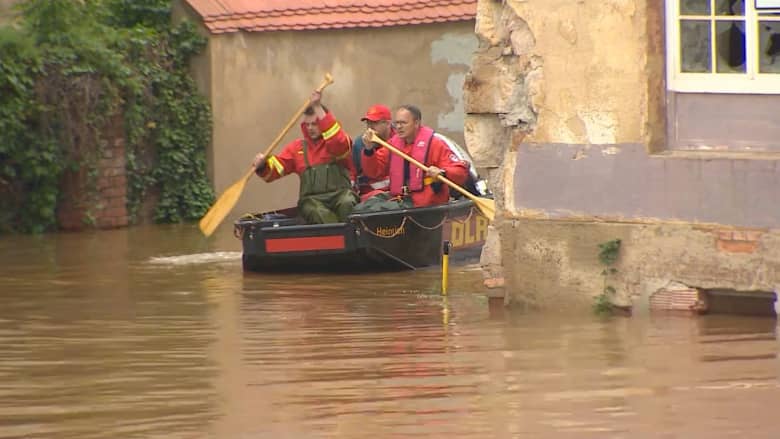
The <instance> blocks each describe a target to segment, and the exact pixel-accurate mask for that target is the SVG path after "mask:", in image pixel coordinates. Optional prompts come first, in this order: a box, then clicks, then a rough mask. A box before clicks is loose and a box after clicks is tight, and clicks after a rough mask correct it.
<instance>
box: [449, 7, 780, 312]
mask: <svg viewBox="0 0 780 439" xmlns="http://www.w3.org/2000/svg"><path fill="white" fill-rule="evenodd" d="M663 15H664V14H663V2H655V1H647V0H609V1H603V2H586V1H583V0H577V1H571V0H568V1H567V0H514V1H513V0H506V1H494V0H483V1H480V2H479V7H478V16H477V26H476V30H477V35H478V37H479V38H480V47H479V49H478V51H477V52H476V54H475V57H474V59H473V63H472V68H471V70H470V71H469V74H468V75H467V78H466V81H465V86H464V89H465V96H464V102H465V109H466V113H467V116H466V120H465V137H466V142H467V146H468V148H469V150H470V151H471V152H472V154H474V155H475V157H476V158H477V160H478V161H479V163H478V165H480V166H483V167H485V168H487V169H488V170H489V175H490V178H491V180H492V181H493V187H492V188H493V189H494V192H495V194H496V196H497V203H498V206H499V209H500V212H499V215H498V219H497V221H496V222H495V223H494V224H493V225H492V226H491V228H490V235H489V237H488V245H487V246H486V249H485V251H484V252H483V256H482V262H483V268H484V271H485V276H486V277H487V278H488V279H487V281H486V285H488V286H501V285H503V286H504V290H505V292H506V293H507V295H506V298H507V300H508V301H509V302H519V303H526V304H531V305H536V306H543V307H544V306H548V307H565V306H567V305H571V306H577V305H583V304H589V303H591V300H592V299H591V298H592V297H593V296H595V295H597V294H600V293H601V292H602V291H603V282H602V279H601V276H600V273H601V268H602V267H600V266H599V265H598V259H597V255H598V246H597V245H598V244H599V243H601V242H605V241H608V240H611V239H615V238H621V239H623V241H624V244H623V249H624V251H625V255H624V257H623V258H622V259H621V267H620V271H621V273H623V276H624V278H623V284H622V285H621V288H618V292H619V295H618V297H615V300H616V301H618V302H622V304H632V305H636V304H640V305H641V304H642V300H639V301H637V298H642V297H645V298H646V295H647V294H646V293H647V291H648V290H651V289H653V288H655V289H657V288H660V287H659V285H661V284H663V283H664V282H666V283H668V282H669V281H672V280H674V281H679V282H683V283H686V284H687V285H693V286H700V287H707V288H710V287H711V288H715V287H723V288H733V289H735V290H740V291H745V290H750V289H762V290H768V291H771V290H773V289H775V288H777V285H779V284H780V275H779V273H778V270H777V261H778V259H780V250H778V249H777V248H776V246H775V245H774V244H773V243H774V242H775V240H776V239H777V232H776V231H775V230H776V229H778V228H780V211H778V210H777V208H776V207H775V206H777V205H778V201H780V191H778V190H777V187H778V184H777V183H778V182H780V168H778V165H777V158H776V157H769V156H760V155H754V156H747V155H746V156H734V155H691V154H687V155H686V154H682V153H680V152H675V153H671V152H668V151H667V148H668V147H667V143H668V142H667V138H666V125H665V124H666V111H667V107H666V96H667V95H666V90H665V82H664V77H665V76H664V44H663V41H664V33H663V26H664V23H663ZM735 227H736V228H738V229H740V228H741V229H744V228H749V231H750V233H749V234H748V235H747V236H748V237H749V239H747V238H745V236H743V235H742V234H741V233H742V232H738V233H737V236H738V237H739V239H736V240H729V242H732V241H734V242H736V243H737V244H734V245H731V244H728V245H727V244H723V242H721V241H722V240H721V238H722V237H724V236H726V235H729V233H731V232H723V234H722V235H718V233H719V232H717V230H723V228H726V230H729V228H735ZM704 229H707V231H702V230H704ZM741 229H740V230H741ZM713 236H719V238H713ZM729 236H731V235H729ZM757 236H761V237H762V238H761V240H758V238H756V237H757ZM743 238H745V239H743ZM724 242H725V241H724ZM733 249H737V250H739V251H737V252H733V251H731V250H733ZM742 250H746V251H742ZM748 250H749V251H748ZM756 273H759V274H756Z"/></svg>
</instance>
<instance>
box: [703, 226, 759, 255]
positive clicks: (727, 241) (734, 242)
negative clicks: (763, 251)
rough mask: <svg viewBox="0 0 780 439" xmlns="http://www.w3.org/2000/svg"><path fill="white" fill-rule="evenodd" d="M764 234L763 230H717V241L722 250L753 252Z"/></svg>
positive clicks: (718, 247)
mask: <svg viewBox="0 0 780 439" xmlns="http://www.w3.org/2000/svg"><path fill="white" fill-rule="evenodd" d="M763 234H764V232H763V231H762V230H716V231H715V243H716V247H717V249H718V250H719V251H721V252H726V253H753V252H755V251H756V249H757V248H758V241H759V240H760V239H761V235H763Z"/></svg>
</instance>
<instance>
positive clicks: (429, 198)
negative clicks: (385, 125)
mask: <svg viewBox="0 0 780 439" xmlns="http://www.w3.org/2000/svg"><path fill="white" fill-rule="evenodd" d="M422 128H423V127H421V128H420V132H421V133H422V132H423V129H422ZM426 131H430V129H429V128H427V129H426ZM431 132H432V131H431ZM422 134H424V133H422ZM420 135H421V134H418V137H419V136H420ZM429 138H430V144H429V145H428V150H427V157H428V159H427V160H425V161H422V160H420V161H422V162H423V164H424V165H426V166H436V167H437V168H439V169H442V170H444V172H445V177H447V179H448V180H451V181H452V182H453V183H455V184H458V185H461V186H462V185H463V184H464V183H465V182H466V179H467V178H468V174H469V168H468V165H467V164H466V162H464V161H462V160H460V159H459V158H458V156H456V155H455V154H454V153H453V152H452V151H451V150H450V148H449V147H448V146H447V144H446V143H444V142H443V141H442V140H441V139H439V138H438V137H436V136H432V137H429ZM429 138H427V137H426V139H425V141H426V142H427V141H428V139H429ZM419 140H421V139H415V142H413V143H411V144H406V142H405V141H404V139H401V138H400V137H398V136H397V135H396V136H393V137H392V138H391V139H390V141H389V142H388V143H390V144H391V145H393V146H395V147H397V148H398V149H400V150H401V151H403V152H404V153H406V154H407V155H409V156H412V157H415V155H417V154H415V152H414V151H413V149H414V147H415V145H416V144H417V143H418V142H419ZM390 154H392V152H390V150H389V149H388V148H374V150H373V154H371V155H368V154H365V153H364V154H363V159H362V163H363V173H364V174H365V175H367V176H368V177H371V178H380V177H381V176H386V175H390V180H391V181H390V186H391V187H394V186H396V185H397V183H398V182H397V181H396V182H395V184H394V182H393V180H394V179H396V180H397V178H398V177H396V176H401V175H403V172H402V171H400V172H399V170H395V172H392V171H393V170H391V169H390V163H391V161H393V160H391V159H390ZM404 161H405V160H403V159H401V160H399V161H398V162H397V163H402V162H404ZM418 169H419V168H417V167H416V166H414V165H412V164H411V163H410V164H409V171H410V173H414V172H416V171H415V170H418ZM420 171H421V170H420ZM421 172H422V171H421ZM401 178H403V177H401ZM431 183H433V180H432V179H431V178H429V177H425V178H424V180H423V187H422V190H419V191H412V192H411V197H412V203H413V204H414V207H423V206H431V205H435V204H445V203H447V202H448V201H449V198H450V191H449V186H447V185H446V184H443V183H442V185H441V188H440V189H439V190H438V191H434V190H433V187H432V186H431ZM402 184H403V183H401V185H402Z"/></svg>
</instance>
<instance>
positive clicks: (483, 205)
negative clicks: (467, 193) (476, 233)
mask: <svg viewBox="0 0 780 439" xmlns="http://www.w3.org/2000/svg"><path fill="white" fill-rule="evenodd" d="M472 201H474V204H476V205H477V209H479V211H480V212H481V213H482V215H484V216H485V218H487V219H488V220H489V221H490V222H493V220H495V219H496V202H495V200H491V199H490V198H482V197H474V198H472Z"/></svg>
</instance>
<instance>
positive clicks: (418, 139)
mask: <svg viewBox="0 0 780 439" xmlns="http://www.w3.org/2000/svg"><path fill="white" fill-rule="evenodd" d="M395 129H396V134H395V136H393V137H392V138H391V139H390V141H389V142H388V143H389V144H391V145H393V146H394V147H396V148H397V149H399V150H401V151H403V152H404V153H406V154H407V155H409V156H411V157H412V158H414V159H416V160H417V161H419V162H421V163H423V164H424V165H426V166H427V167H428V171H427V172H424V171H423V170H422V169H420V168H418V167H417V166H415V165H412V164H411V163H409V162H408V161H406V160H404V159H403V158H402V157H400V156H399V155H397V154H392V153H391V152H390V151H389V150H388V149H387V148H374V147H373V145H372V144H366V145H365V148H364V150H363V157H362V159H363V160H362V161H363V172H364V173H365V174H366V175H368V176H369V177H373V178H376V177H381V176H382V175H389V176H390V192H389V193H382V194H378V195H375V196H374V197H372V198H369V199H368V200H366V201H364V202H362V203H360V204H358V205H357V206H355V211H364V212H365V211H378V210H392V209H404V208H409V207H422V206H430V205H434V204H445V203H447V202H448V201H449V198H450V191H449V187H448V186H447V185H445V184H443V183H441V182H440V181H437V180H436V177H438V176H439V175H441V176H445V177H447V179H449V180H451V181H452V182H453V183H455V184H458V185H463V183H464V182H465V181H466V179H467V177H468V173H469V169H468V165H467V164H466V162H464V161H462V160H460V159H459V158H458V156H456V155H455V154H454V153H453V152H452V151H451V150H450V148H449V147H448V146H447V144H446V143H444V142H443V141H442V140H440V139H438V138H436V137H434V135H433V133H434V131H433V129H431V128H430V127H427V126H425V125H423V124H422V114H421V112H420V110H419V109H418V108H417V107H415V106H413V105H403V106H401V107H400V108H399V109H398V110H397V111H396V113H395Z"/></svg>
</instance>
